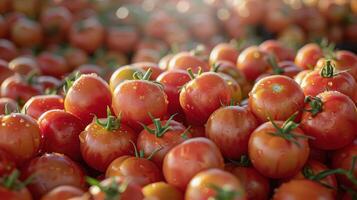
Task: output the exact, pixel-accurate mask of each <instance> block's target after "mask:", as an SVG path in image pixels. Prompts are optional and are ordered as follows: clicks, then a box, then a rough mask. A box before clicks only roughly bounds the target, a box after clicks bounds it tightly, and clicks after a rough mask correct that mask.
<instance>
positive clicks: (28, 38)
mask: <svg viewBox="0 0 357 200" xmlns="http://www.w3.org/2000/svg"><path fill="white" fill-rule="evenodd" d="M24 33H26V34H24ZM11 39H12V41H14V42H15V43H16V44H17V45H18V46H21V47H34V46H36V45H40V44H41V43H42V40H43V33H42V28H41V26H40V24H38V23H37V22H35V21H32V20H30V19H27V18H20V19H18V20H16V21H15V22H14V24H13V26H12V27H11Z"/></svg>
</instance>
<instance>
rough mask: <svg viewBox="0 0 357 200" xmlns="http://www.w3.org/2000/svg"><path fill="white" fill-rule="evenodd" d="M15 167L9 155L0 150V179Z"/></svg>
mask: <svg viewBox="0 0 357 200" xmlns="http://www.w3.org/2000/svg"><path fill="white" fill-rule="evenodd" d="M15 167H16V164H15V162H14V160H13V158H12V157H11V155H10V154H9V153H7V152H6V151H4V150H2V149H0V177H2V176H4V175H7V174H10V172H12V171H13V170H14V169H15Z"/></svg>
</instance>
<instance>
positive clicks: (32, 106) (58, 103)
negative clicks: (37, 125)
mask: <svg viewBox="0 0 357 200" xmlns="http://www.w3.org/2000/svg"><path fill="white" fill-rule="evenodd" d="M54 109H60V110H63V109H64V105H63V97H62V96H58V95H39V96H34V97H32V98H31V99H29V100H28V101H27V102H26V103H25V105H24V107H23V110H24V111H25V112H26V114H27V115H29V116H31V117H32V118H34V119H36V120H37V119H38V118H39V117H40V116H41V115H42V114H43V113H44V112H46V111H48V110H54Z"/></svg>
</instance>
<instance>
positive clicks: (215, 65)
mask: <svg viewBox="0 0 357 200" xmlns="http://www.w3.org/2000/svg"><path fill="white" fill-rule="evenodd" d="M221 66H222V65H221V64H217V63H214V64H213V66H212V69H211V71H212V72H216V73H217V72H218V70H219V68H220V67H221Z"/></svg>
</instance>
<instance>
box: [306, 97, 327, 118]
mask: <svg viewBox="0 0 357 200" xmlns="http://www.w3.org/2000/svg"><path fill="white" fill-rule="evenodd" d="M305 103H309V105H310V107H311V108H310V109H305V111H306V112H311V115H312V117H315V116H316V115H317V114H319V113H320V112H321V111H322V107H323V102H322V100H321V99H320V98H319V97H312V96H307V97H306V98H305Z"/></svg>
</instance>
